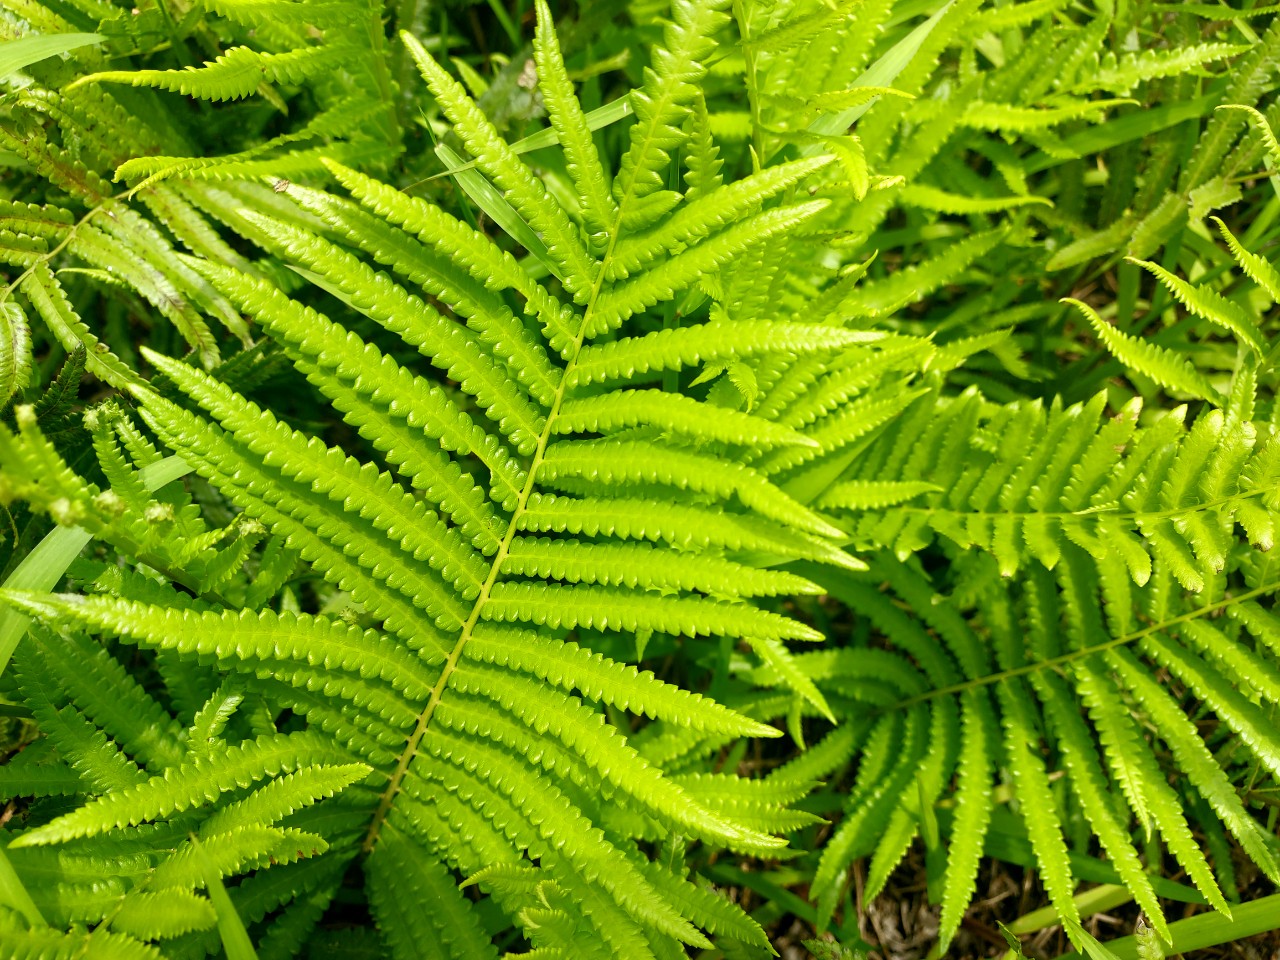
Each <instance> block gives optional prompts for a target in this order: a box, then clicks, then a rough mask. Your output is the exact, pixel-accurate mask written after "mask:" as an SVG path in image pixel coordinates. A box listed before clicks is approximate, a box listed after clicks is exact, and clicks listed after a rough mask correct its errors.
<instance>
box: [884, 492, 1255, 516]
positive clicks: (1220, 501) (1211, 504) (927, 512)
mask: <svg viewBox="0 0 1280 960" xmlns="http://www.w3.org/2000/svg"><path fill="white" fill-rule="evenodd" d="M1277 489H1280V484H1272V485H1271V486H1269V487H1259V488H1258V489H1256V490H1248V491H1246V492H1244V493H1234V494H1232V495H1231V496H1228V497H1218V498H1217V499H1215V500H1206V501H1205V502H1204V503H1192V504H1188V505H1187V506H1185V507H1177V508H1175V509H1172V510H1116V509H1111V508H1110V507H1086V508H1085V509H1083V510H1057V511H1049V510H1043V511H1041V510H964V509H954V508H951V507H883V508H880V509H882V510H884V511H885V512H886V513H888V512H897V513H905V514H910V515H911V516H917V517H981V518H989V519H992V520H998V519H1000V518H1002V517H1012V518H1014V519H1025V518H1030V517H1038V518H1040V519H1045V520H1067V519H1073V520H1087V519H1089V518H1090V517H1101V518H1108V519H1120V520H1133V521H1134V522H1139V521H1142V520H1169V519H1173V518H1175V517H1185V516H1187V515H1189V514H1193V513H1202V512H1205V511H1208V510H1215V509H1217V508H1218V507H1223V506H1227V505H1228V504H1232V503H1238V502H1239V501H1241V500H1249V499H1251V498H1253V497H1260V496H1264V495H1265V494H1268V493H1275V492H1276V491H1277ZM865 512H867V513H872V512H875V511H872V510H867V511H865Z"/></svg>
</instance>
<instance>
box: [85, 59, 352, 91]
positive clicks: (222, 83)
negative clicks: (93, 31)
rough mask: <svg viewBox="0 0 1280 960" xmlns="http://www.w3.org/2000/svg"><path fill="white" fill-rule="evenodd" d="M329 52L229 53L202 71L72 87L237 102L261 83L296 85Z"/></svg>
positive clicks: (132, 75) (142, 74) (100, 76)
mask: <svg viewBox="0 0 1280 960" xmlns="http://www.w3.org/2000/svg"><path fill="white" fill-rule="evenodd" d="M338 58H339V55H338V53H336V52H335V49H334V48H333V47H332V46H328V45H319V46H314V47H304V48H302V49H298V50H290V51H288V52H287V53H261V52H259V51H257V50H253V49H250V48H249V47H231V48H229V49H228V50H227V51H226V52H225V53H223V54H221V55H220V56H219V57H218V58H217V59H215V60H212V61H209V62H208V63H206V64H205V65H204V66H202V67H186V68H185V69H182V70H108V71H104V72H102V73H95V74H90V75H89V76H87V77H82V78H81V79H80V80H78V81H77V83H127V84H129V85H130V86H135V87H140V86H145V87H158V88H159V89H161V90H172V91H173V92H175V93H181V94H183V95H185V96H189V97H196V98H197V99H200V100H239V99H241V98H243V97H247V96H249V95H250V94H252V93H253V92H254V91H256V90H257V89H258V87H259V86H260V85H261V84H263V83H290V84H298V83H301V82H303V81H304V80H306V79H307V78H308V77H311V76H314V75H316V74H317V73H319V72H321V71H323V70H329V69H332V68H333V67H335V66H336V65H337V63H338Z"/></svg>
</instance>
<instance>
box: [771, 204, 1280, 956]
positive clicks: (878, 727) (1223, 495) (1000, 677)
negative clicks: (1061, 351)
mask: <svg viewBox="0 0 1280 960" xmlns="http://www.w3.org/2000/svg"><path fill="white" fill-rule="evenodd" d="M1218 225H1219V228H1220V230H1221V232H1222V234H1223V237H1224V239H1225V240H1226V241H1227V242H1228V245H1229V247H1230V252H1231V256H1232V258H1233V259H1234V261H1235V262H1236V263H1237V264H1238V265H1239V266H1240V268H1241V269H1242V271H1243V272H1244V273H1245V275H1246V276H1248V277H1249V278H1250V279H1252V280H1254V281H1256V282H1257V283H1258V284H1259V285H1260V286H1261V287H1262V288H1263V290H1264V291H1269V292H1270V293H1269V296H1270V297H1274V294H1275V293H1276V292H1280V284H1278V283H1277V274H1276V271H1275V268H1274V266H1273V265H1272V264H1271V263H1270V262H1269V261H1267V260H1266V259H1264V258H1262V257H1260V256H1258V255H1257V254H1254V253H1251V252H1250V251H1248V250H1246V249H1244V248H1243V247H1241V245H1240V244H1239V242H1238V241H1237V240H1236V238H1235V237H1234V235H1233V234H1232V233H1231V232H1230V231H1229V230H1228V229H1227V228H1226V226H1225V225H1224V224H1222V223H1221V221H1219V224H1218ZM1143 266H1145V267H1146V268H1147V269H1148V270H1150V271H1151V272H1152V273H1153V274H1154V275H1155V276H1156V277H1157V279H1158V280H1159V282H1160V284H1161V285H1162V286H1164V287H1165V288H1166V289H1167V290H1169V291H1170V292H1171V293H1172V294H1173V296H1174V297H1176V299H1177V302H1178V303H1180V304H1182V305H1184V306H1185V307H1186V310H1187V312H1188V313H1189V314H1190V315H1191V319H1192V320H1194V321H1196V322H1197V323H1198V324H1199V325H1200V327H1201V328H1202V329H1203V330H1204V332H1205V336H1206V338H1207V337H1210V336H1217V337H1223V336H1225V337H1227V338H1228V340H1227V343H1228V344H1229V345H1230V346H1231V347H1232V348H1233V349H1234V350H1235V351H1236V352H1237V357H1238V359H1237V362H1236V364H1235V369H1234V372H1233V373H1232V375H1231V376H1230V378H1226V377H1222V378H1219V377H1216V376H1208V375H1205V374H1202V373H1200V372H1199V371H1198V369H1197V368H1196V367H1194V366H1192V364H1191V363H1190V362H1189V361H1188V360H1187V359H1185V357H1184V356H1183V355H1182V354H1181V353H1179V352H1175V351H1173V350H1170V349H1168V348H1166V347H1163V346H1160V345H1158V344H1154V343H1150V342H1148V341H1146V340H1144V339H1140V338H1138V337H1135V336H1132V335H1130V334H1126V333H1123V332H1121V331H1118V330H1115V329H1113V328H1112V327H1110V325H1109V324H1107V323H1106V322H1105V321H1104V320H1102V319H1101V318H1100V317H1099V315H1098V313H1097V312H1096V311H1094V310H1093V309H1092V308H1091V307H1089V306H1088V305H1086V304H1084V303H1081V302H1075V305H1076V307H1078V308H1079V310H1080V311H1081V312H1082V313H1083V314H1084V315H1085V316H1086V318H1087V320H1088V322H1089V323H1090V325H1091V327H1092V328H1093V329H1094V330H1095V331H1096V332H1097V333H1098V335H1099V337H1100V339H1102V341H1103V343H1104V344H1105V345H1106V346H1107V347H1109V348H1110V349H1112V350H1113V352H1114V353H1115V354H1116V356H1117V358H1119V359H1120V360H1121V361H1122V362H1124V364H1125V366H1126V367H1128V368H1129V370H1130V371H1132V372H1131V374H1130V375H1131V376H1132V377H1133V378H1134V379H1135V381H1137V380H1141V381H1142V382H1144V383H1150V382H1154V384H1156V385H1157V387H1159V386H1163V387H1164V388H1165V389H1167V390H1170V391H1173V392H1175V393H1178V394H1184V395H1191V396H1193V397H1198V398H1200V399H1199V400H1197V401H1196V403H1197V405H1198V406H1200V408H1201V412H1200V413H1199V414H1198V415H1196V416H1194V417H1193V415H1192V414H1191V413H1190V412H1189V409H1188V406H1187V405H1185V404H1184V405H1180V406H1176V407H1174V408H1173V409H1171V410H1168V411H1167V412H1166V413H1165V415H1164V416H1162V417H1158V418H1147V419H1144V418H1143V417H1142V415H1141V414H1142V407H1143V404H1142V401H1141V398H1140V397H1135V398H1134V399H1133V400H1132V401H1130V402H1129V403H1127V404H1124V405H1123V406H1122V407H1121V408H1120V409H1119V410H1117V411H1115V412H1114V414H1112V415H1107V414H1106V412H1105V411H1106V409H1107V406H1108V399H1109V398H1108V395H1107V394H1106V393H1102V394H1099V395H1098V396H1096V397H1094V398H1093V399H1092V400H1091V401H1089V402H1087V403H1080V404H1074V405H1070V406H1064V405H1063V404H1061V403H1060V402H1058V401H1054V402H1053V403H1051V404H1048V405H1046V404H1044V403H1042V402H1040V401H1033V402H1029V401H1023V402H1017V403H1011V404H994V403H991V402H990V401H988V400H986V399H984V398H983V397H981V395H980V394H978V393H977V391H975V390H968V391H966V392H964V393H962V394H960V395H959V396H943V395H940V394H939V393H936V392H933V391H930V392H929V393H927V394H925V395H923V396H921V397H919V398H918V399H917V400H915V401H914V403H913V404H912V406H911V408H910V409H908V410H907V411H906V413H905V414H904V415H903V417H902V418H901V419H900V420H899V421H898V424H897V426H898V427H899V429H897V430H895V431H891V432H885V433H883V434H881V435H879V436H877V437H875V438H874V439H873V440H872V441H871V442H870V443H868V444H865V445H864V446H863V447H862V449H860V450H859V452H858V455H857V456H856V457H855V458H854V459H853V461H852V462H851V463H850V464H849V466H848V467H847V468H846V469H845V470H844V471H843V473H842V474H841V476H840V478H839V479H838V480H837V481H836V482H835V483H833V484H831V485H829V486H828V487H827V488H826V489H825V491H824V492H823V493H822V494H821V495H820V497H819V498H818V500H817V503H818V504H819V505H820V506H822V507H823V508H825V509H827V510H829V511H831V513H832V515H833V516H835V517H836V518H838V519H839V520H840V522H842V523H843V524H844V525H845V527H846V529H848V530H849V532H850V537H851V544H852V547H853V548H855V549H859V550H861V551H863V552H862V555H863V556H864V557H866V558H867V559H868V561H869V564H870V569H869V570H868V571H866V572H836V571H826V570H823V569H821V568H819V567H817V566H814V565H812V564H806V565H801V566H800V567H799V568H798V572H800V573H802V574H805V575H807V576H810V577H811V578H812V579H813V580H815V581H816V582H818V583H820V584H822V585H824V586H826V587H827V588H828V589H829V591H830V593H831V594H832V596H833V597H834V598H835V599H837V600H840V601H842V602H843V603H844V604H846V605H847V606H848V608H849V609H850V610H852V611H854V613H855V628H854V635H853V638H852V640H851V643H850V644H849V645H848V646H847V647H845V648H843V649H828V650H822V651H814V652H811V653H803V654H800V655H798V656H797V657H796V658H795V666H796V667H797V668H798V669H799V670H800V671H801V672H802V673H803V674H804V675H806V676H807V677H809V678H810V680H811V681H812V682H813V683H814V684H815V685H816V686H817V687H818V688H819V689H820V690H821V691H822V692H823V693H824V695H825V696H826V698H827V700H828V702H829V704H830V706H831V708H832V710H833V711H835V712H836V713H837V715H839V716H841V717H842V719H843V720H844V722H843V724H842V725H841V726H840V727H838V728H836V729H835V730H834V731H832V732H830V733H829V734H827V735H826V736H825V738H824V739H822V740H821V741H820V742H819V743H818V744H816V745H815V746H814V747H812V748H811V749H810V751H809V752H808V753H807V754H805V755H802V756H801V757H799V758H797V759H796V760H794V761H792V762H791V763H790V764H788V765H787V766H786V767H783V768H782V769H781V770H778V771H776V772H775V773H774V775H775V776H782V777H789V778H799V779H813V780H825V779H829V778H832V777H840V776H841V775H842V772H843V770H844V768H845V766H846V764H850V766H851V767H852V771H851V773H850V777H849V784H850V785H849V788H848V793H847V795H844V796H837V797H833V798H832V804H831V805H832V806H835V807H837V808H842V812H843V818H842V819H841V821H840V823H839V825H838V826H837V828H836V830H835V832H834V833H833V835H832V837H831V839H830V841H829V842H828V843H827V844H826V846H825V848H824V849H823V850H822V851H821V856H820V859H819V860H818V862H817V864H816V866H815V872H814V882H813V887H812V892H813V894H814V897H815V899H816V900H817V902H818V904H819V907H820V909H819V923H820V924H825V923H826V922H828V921H829V919H830V918H831V916H832V914H833V912H834V911H835V910H836V909H838V907H839V904H840V898H841V894H842V893H843V892H844V888H845V885H846V884H847V883H848V867H849V865H850V864H851V863H852V862H853V861H854V860H856V859H858V858H862V857H868V858H869V866H868V868H867V873H866V883H865V885H864V887H863V891H862V895H863V897H864V898H866V899H872V898H875V897H877V896H880V895H881V894H882V893H883V892H884V891H885V889H886V885H887V884H888V882H889V879H890V876H891V874H892V872H893V870H894V869H895V867H896V866H897V865H898V863H899V862H900V861H901V859H902V858H903V856H904V855H905V854H906V852H907V850H908V848H909V847H910V845H911V844H912V842H913V841H914V839H915V838H916V837H917V836H923V837H924V838H925V842H926V844H928V845H929V846H930V847H931V848H934V849H937V848H939V847H941V846H942V844H943V840H942V837H944V836H945V837H946V838H947V839H946V842H945V843H946V856H945V857H942V858H940V861H939V866H938V867H937V868H936V875H935V880H936V881H937V885H938V886H937V897H938V900H939V901H940V905H941V916H940V925H941V929H940V937H941V947H942V948H944V949H945V947H946V946H947V945H948V944H949V943H950V942H951V941H952V939H953V938H954V937H955V936H956V934H957V932H958V930H959V927H960V923H961V920H962V919H963V917H964V914H965V911H966V909H967V907H968V905H969V902H970V899H971V897H972V896H973V894H974V891H975V888H976V883H977V873H978V869H979V865H980V863H981V861H982V858H983V857H984V856H987V855H991V856H996V857H998V858H1000V859H1004V860H1008V861H1012V862H1015V863H1020V864H1023V865H1025V866H1028V867H1035V868H1036V869H1037V870H1038V871H1039V876H1040V879H1041V882H1042V883H1043V884H1044V887H1045V889H1046V892H1047V894H1048V896H1049V898H1050V900H1051V902H1052V903H1053V905H1054V907H1055V908H1056V911H1057V913H1058V916H1059V917H1060V918H1061V920H1062V922H1063V924H1064V926H1065V928H1066V931H1067V933H1068V935H1069V936H1070V938H1071V940H1072V941H1073V942H1074V943H1075V944H1076V945H1077V948H1078V949H1081V950H1086V951H1087V950H1088V949H1089V948H1090V947H1091V946H1093V943H1092V942H1091V939H1090V937H1089V936H1088V934H1087V933H1086V932H1085V931H1084V929H1083V928H1082V927H1081V925H1080V919H1081V914H1080V912H1079V907H1078V904H1077V901H1076V899H1075V895H1076V893H1077V884H1078V883H1079V882H1081V881H1093V882H1102V883H1115V884H1120V885H1123V887H1124V888H1125V889H1126V890H1127V891H1128V893H1129V894H1130V895H1131V896H1132V897H1133V899H1134V900H1135V902H1136V903H1137V904H1138V906H1139V907H1140V908H1141V909H1142V911H1143V914H1144V915H1145V916H1146V917H1147V919H1148V920H1149V921H1150V924H1151V926H1152V928H1153V929H1154V930H1155V933H1156V935H1157V936H1159V937H1161V938H1163V939H1164V940H1166V941H1168V940H1169V938H1170V927H1169V923H1168V922H1167V921H1166V917H1165V910H1164V908H1163V907H1162V905H1161V902H1160V900H1161V898H1169V899H1172V900H1175V901H1182V902H1187V901H1190V902H1201V903H1208V904H1210V905H1212V906H1213V907H1214V908H1215V909H1217V910H1219V911H1221V912H1222V913H1224V914H1227V915H1230V913H1231V906H1232V904H1231V901H1233V900H1237V899H1238V895H1237V894H1236V893H1235V887H1236V884H1235V879H1234V877H1235V868H1234V867H1233V864H1232V862H1231V857H1230V854H1229V847H1228V846H1227V844H1226V841H1225V834H1227V833H1229V834H1230V835H1231V836H1232V837H1233V838H1234V840H1235V842H1237V843H1238V844H1239V847H1240V849H1241V850H1243V851H1244V853H1245V854H1246V855H1247V856H1248V858H1249V859H1250V860H1251V861H1252V862H1253V863H1254V864H1255V865H1256V866H1257V867H1258V868H1259V869H1260V870H1261V871H1262V873H1263V874H1264V875H1265V876H1266V877H1268V878H1269V879H1271V880H1272V881H1280V844H1277V842H1276V840H1275V837H1274V835H1273V833H1272V831H1271V829H1270V828H1269V826H1267V825H1266V824H1264V822H1260V820H1259V817H1258V814H1257V813H1256V811H1255V810H1253V809H1251V807H1254V806H1256V800H1254V798H1252V797H1250V796H1249V795H1247V794H1242V792H1241V791H1240V790H1239V789H1238V787H1237V784H1239V783H1242V782H1256V781H1257V780H1258V779H1259V778H1263V777H1266V778H1270V777H1275V776H1276V775H1277V774H1280V759H1278V758H1280V737H1277V735H1276V732H1275V726H1274V721H1273V719H1272V715H1273V712H1274V710H1275V708H1276V705H1277V704H1278V703H1280V685H1277V679H1280V672H1278V671H1277V668H1276V658H1277V655H1278V654H1280V619H1278V618H1277V617H1276V616H1275V614H1274V611H1273V610H1272V609H1271V606H1272V600H1273V597H1274V595H1275V593H1276V591H1277V589H1280V578H1278V577H1277V569H1276V565H1275V561H1274V558H1273V557H1272V556H1271V552H1270V551H1271V548H1272V546H1273V544H1274V542H1275V532H1276V524H1277V521H1278V520H1280V438H1278V437H1277V436H1276V433H1275V429H1274V426H1273V425H1272V424H1271V423H1270V422H1268V421H1267V420H1266V419H1264V418H1266V417H1269V416H1271V415H1272V410H1273V409H1274V404H1273V401H1270V400H1269V391H1263V390H1261V389H1260V388H1259V384H1260V383H1270V382H1271V380H1272V378H1273V377H1274V371H1273V365H1274V351H1273V350H1270V349H1268V347H1267V344H1266V338H1265V336H1264V335H1263V333H1262V332H1261V331H1262V329H1263V326H1264V325H1263V322H1262V318H1261V317H1260V316H1259V315H1258V314H1257V312H1256V311H1254V310H1252V309H1251V308H1250V307H1249V306H1247V305H1246V304H1245V303H1244V302H1242V301H1241V299H1240V298H1228V297H1226V296H1224V295H1223V294H1222V293H1219V292H1218V291H1217V290H1216V289H1214V285H1213V284H1210V283H1202V284H1193V283H1190V282H1188V281H1186V280H1183V279H1181V278H1179V277H1177V276H1176V275H1174V274H1173V273H1171V272H1169V271H1167V270H1164V269H1163V268H1161V267H1159V266H1158V265H1156V264H1152V263H1143ZM1011 438H1019V441H1020V442H1011ZM1024 439H1025V442H1021V441H1022V440H1024ZM755 679H756V681H757V682H758V683H761V684H765V685H769V684H779V683H781V682H783V681H782V677H781V676H780V675H779V674H778V673H777V672H776V671H773V670H771V669H770V668H769V667H767V666H766V667H763V668H760V669H758V670H757V671H756V674H755ZM1206 714H1211V715H1212V716H1213V717H1214V718H1216V723H1217V725H1218V726H1217V729H1216V732H1214V733H1213V734H1212V735H1211V736H1209V737H1206V736H1205V735H1204V733H1203V732H1202V729H1201V727H1200V726H1199V721H1201V719H1202V718H1203V717H1204V716H1205V715H1206ZM854 758H856V763H852V762H851V761H853V760H854ZM1058 773H1061V774H1062V776H1061V778H1059V777H1058V776H1057V774H1058ZM1055 781H1056V782H1055ZM944 799H945V800H947V801H949V802H948V803H947V804H946V808H945V809H937V810H935V809H934V808H935V805H939V801H941V800H944ZM1135 826H1136V828H1137V832H1138V834H1139V836H1138V837H1137V838H1135V836H1134V833H1135ZM1224 831H1225V832H1224ZM1204 838H1207V845H1208V847H1209V849H1210V850H1211V851H1212V853H1213V857H1214V860H1215V867H1216V875H1215V870H1214V869H1212V868H1211V867H1210V861H1209V858H1208V857H1207V856H1206V851H1205V850H1203V849H1202V844H1204V843H1206V840H1205V839H1204ZM1144 841H1145V842H1144ZM1094 851H1096V852H1097V853H1099V854H1100V855H1101V856H1102V857H1103V859H1097V858H1095V857H1093V856H1090V853H1091V852H1094ZM1165 852H1167V854H1168V856H1169V858H1170V862H1172V863H1176V864H1177V866H1178V868H1179V870H1180V871H1181V872H1182V873H1183V874H1184V875H1185V877H1186V879H1187V883H1185V884H1182V883H1174V882H1171V881H1170V880H1169V879H1167V878H1166V877H1165V876H1163V875H1162V871H1161V869H1160V868H1161V860H1162V858H1163V855H1164V853H1165ZM1144 857H1145V862H1144Z"/></svg>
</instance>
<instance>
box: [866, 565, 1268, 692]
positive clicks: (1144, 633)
mask: <svg viewBox="0 0 1280 960" xmlns="http://www.w3.org/2000/svg"><path fill="white" fill-rule="evenodd" d="M1277 590H1280V580H1276V581H1273V582H1272V583H1268V584H1264V585H1263V586H1261V587H1256V588H1255V589H1253V590H1250V591H1248V592H1247V593H1242V594H1240V595H1239V596H1234V597H1224V598H1223V599H1222V600H1220V601H1219V602H1217V603H1211V604H1209V605H1208V606H1204V607H1197V608H1196V609H1194V610H1189V611H1188V612H1186V613H1183V614H1179V615H1178V616H1176V617H1170V618H1169V619H1168V620H1162V621H1160V622H1159V623H1154V624H1152V625H1151V626H1149V627H1144V628H1143V629H1141V630H1134V631H1133V632H1131V633H1126V634H1122V635H1121V636H1118V637H1112V638H1111V639H1110V640H1107V641H1105V642H1104V643H1097V644H1094V645H1093V646H1090V647H1081V648H1080V649H1078V650H1072V651H1071V652H1070V653H1064V654H1062V655H1061V656H1057V657H1051V658H1049V659H1048V660H1038V661H1036V662H1035V663H1028V664H1025V665H1023V666H1021V667H1014V668H1012V669H1009V670H1002V671H1000V672H999V673H993V674H989V675H988V676H985V677H977V678H975V679H973V680H966V681H964V682H963V683H953V684H952V685H951V686H949V687H939V688H938V689H936V690H930V691H928V692H927V693H921V694H917V695H916V696H914V697H907V698H906V699H905V700H899V701H898V702H897V703H895V704H892V705H891V706H888V707H886V708H885V709H884V710H883V711H881V712H884V713H888V712H890V711H893V710H904V709H906V708H908V707H911V706H914V705H915V704H918V703H925V702H927V701H930V700H937V699H938V698H940V697H950V696H954V695H956V694H959V693H964V692H965V691H966V690H976V689H978V688H979V687H987V686H991V685H992V684H996V683H1000V682H1001V681H1003V680H1009V679H1012V678H1014V677H1025V676H1027V675H1028V674H1032V673H1039V672H1040V671H1041V670H1051V669H1054V668H1056V667H1060V666H1065V665H1066V664H1069V663H1074V662H1075V661H1076V660H1083V659H1085V658H1086V657H1091V656H1093V655H1094V654H1096V653H1106V652H1107V651H1108V650H1114V649H1115V648H1116V647H1123V646H1126V645H1127V644H1130V643H1134V642H1136V641H1138V640H1142V639H1143V638H1144V637H1149V636H1151V635H1152V634H1155V633H1161V632H1163V631H1165V630H1168V629H1169V628H1170V627H1176V626H1177V625H1178V624H1180V623H1187V622H1188V621H1191V620H1196V619H1199V618H1200V617H1206V616H1209V615H1210V614H1212V613H1216V612H1218V611H1220V610H1226V609H1228V608H1229V607H1232V606H1234V605H1235V604H1237V603H1244V602H1245V601H1246V600H1253V599H1255V598H1256V597H1262V596H1266V595H1268V594H1271V593H1274V592H1275V591H1277Z"/></svg>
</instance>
